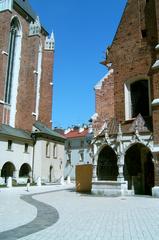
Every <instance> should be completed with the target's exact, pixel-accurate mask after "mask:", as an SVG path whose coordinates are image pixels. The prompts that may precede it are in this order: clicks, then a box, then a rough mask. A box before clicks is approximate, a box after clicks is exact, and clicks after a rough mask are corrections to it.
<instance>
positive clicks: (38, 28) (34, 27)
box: [29, 16, 41, 36]
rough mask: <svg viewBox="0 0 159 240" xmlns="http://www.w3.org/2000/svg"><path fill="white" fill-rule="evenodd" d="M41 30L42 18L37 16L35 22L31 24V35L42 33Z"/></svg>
mask: <svg viewBox="0 0 159 240" xmlns="http://www.w3.org/2000/svg"><path fill="white" fill-rule="evenodd" d="M40 32H41V24H40V19H39V17H38V16H37V18H36V20H35V22H31V23H30V25H29V36H35V35H40Z"/></svg>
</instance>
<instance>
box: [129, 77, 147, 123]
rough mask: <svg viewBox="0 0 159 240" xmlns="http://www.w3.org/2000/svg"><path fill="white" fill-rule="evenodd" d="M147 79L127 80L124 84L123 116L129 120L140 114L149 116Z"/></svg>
mask: <svg viewBox="0 0 159 240" xmlns="http://www.w3.org/2000/svg"><path fill="white" fill-rule="evenodd" d="M150 103H151V101H150V87H149V80H147V79H141V80H137V81H128V82H127V83H126V84H125V118H126V120H129V119H131V118H135V117H137V115H138V114H139V113H140V114H141V115H142V116H150Z"/></svg>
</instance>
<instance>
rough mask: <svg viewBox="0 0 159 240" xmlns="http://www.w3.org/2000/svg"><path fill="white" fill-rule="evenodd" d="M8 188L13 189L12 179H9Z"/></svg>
mask: <svg viewBox="0 0 159 240" xmlns="http://www.w3.org/2000/svg"><path fill="white" fill-rule="evenodd" d="M7 187H8V188H11V187H12V177H9V178H8V179H7Z"/></svg>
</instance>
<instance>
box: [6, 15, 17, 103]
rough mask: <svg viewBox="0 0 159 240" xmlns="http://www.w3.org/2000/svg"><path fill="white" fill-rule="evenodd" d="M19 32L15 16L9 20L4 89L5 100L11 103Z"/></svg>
mask: <svg viewBox="0 0 159 240" xmlns="http://www.w3.org/2000/svg"><path fill="white" fill-rule="evenodd" d="M18 32H19V21H18V19H17V18H16V17H15V18H13V20H12V22H11V27H10V39H9V51H8V66H7V75H6V89H5V102H6V103H8V104H10V103H11V90H12V85H13V70H14V65H15V55H16V48H17V47H18V46H17V38H18Z"/></svg>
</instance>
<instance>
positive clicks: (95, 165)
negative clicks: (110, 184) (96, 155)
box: [92, 162, 98, 181]
mask: <svg viewBox="0 0 159 240" xmlns="http://www.w3.org/2000/svg"><path fill="white" fill-rule="evenodd" d="M92 180H93V181H97V180H98V179H97V162H94V164H93V178H92Z"/></svg>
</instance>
